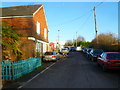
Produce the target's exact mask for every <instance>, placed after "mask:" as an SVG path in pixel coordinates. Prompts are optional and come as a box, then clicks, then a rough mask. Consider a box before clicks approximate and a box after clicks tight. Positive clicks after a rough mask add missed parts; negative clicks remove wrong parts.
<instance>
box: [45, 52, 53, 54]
mask: <svg viewBox="0 0 120 90" xmlns="http://www.w3.org/2000/svg"><path fill="white" fill-rule="evenodd" d="M44 55H53V52H46V53H45V54H44Z"/></svg>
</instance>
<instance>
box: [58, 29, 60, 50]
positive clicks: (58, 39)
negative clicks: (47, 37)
mask: <svg viewBox="0 0 120 90" xmlns="http://www.w3.org/2000/svg"><path fill="white" fill-rule="evenodd" d="M59 31H60V30H58V52H59V48H60V47H59V37H60V36H59Z"/></svg>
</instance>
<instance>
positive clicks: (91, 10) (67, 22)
mask: <svg viewBox="0 0 120 90" xmlns="http://www.w3.org/2000/svg"><path fill="white" fill-rule="evenodd" d="M102 4H103V2H100V3H98V4H97V5H96V3H95V7H96V8H97V7H99V6H100V5H102ZM93 11H94V9H93V8H92V9H90V10H89V11H88V12H86V13H84V14H83V15H81V16H79V17H76V18H74V19H71V20H68V21H66V22H63V23H61V24H58V25H53V26H51V27H57V26H62V25H66V24H69V23H71V22H74V21H76V20H79V19H81V18H83V17H85V16H86V15H88V14H89V13H90V12H93Z"/></svg>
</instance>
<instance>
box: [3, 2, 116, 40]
mask: <svg viewBox="0 0 120 90" xmlns="http://www.w3.org/2000/svg"><path fill="white" fill-rule="evenodd" d="M34 4H44V8H45V13H46V17H47V22H48V28H49V41H50V42H51V41H55V40H57V39H58V30H60V32H59V35H60V41H66V40H73V39H75V36H76V32H77V36H79V35H80V36H83V37H84V38H85V40H86V41H91V40H92V39H94V37H95V28H94V27H95V26H94V14H93V7H94V6H97V8H96V15H97V17H96V18H97V25H98V34H100V33H109V32H112V33H115V34H116V33H118V3H117V2H103V3H100V2H11V3H10V2H4V3H2V7H8V6H19V5H34ZM90 10H91V11H90Z"/></svg>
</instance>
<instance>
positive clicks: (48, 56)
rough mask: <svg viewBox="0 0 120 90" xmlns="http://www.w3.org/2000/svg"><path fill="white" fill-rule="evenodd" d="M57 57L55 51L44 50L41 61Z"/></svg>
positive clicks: (57, 58)
mask: <svg viewBox="0 0 120 90" xmlns="http://www.w3.org/2000/svg"><path fill="white" fill-rule="evenodd" d="M59 59H60V57H59V55H58V54H57V53H56V52H55V51H48V52H45V53H44V55H43V56H42V60H43V61H57V60H59Z"/></svg>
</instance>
